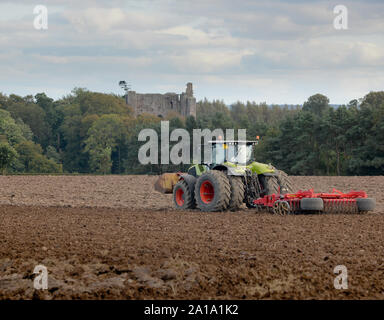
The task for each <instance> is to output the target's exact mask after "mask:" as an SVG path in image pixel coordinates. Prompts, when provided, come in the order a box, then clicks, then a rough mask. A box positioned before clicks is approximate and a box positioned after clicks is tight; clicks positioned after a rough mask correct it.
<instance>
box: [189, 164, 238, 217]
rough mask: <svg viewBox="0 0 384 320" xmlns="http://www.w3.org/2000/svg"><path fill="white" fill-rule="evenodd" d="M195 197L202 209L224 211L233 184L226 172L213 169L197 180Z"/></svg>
mask: <svg viewBox="0 0 384 320" xmlns="http://www.w3.org/2000/svg"><path fill="white" fill-rule="evenodd" d="M195 198H196V204H197V207H198V208H199V209H200V210H201V211H212V212H215V211H224V210H226V209H227V208H228V205H229V201H230V198H231V185H230V183H229V179H228V177H227V175H226V174H225V172H222V171H218V170H211V171H209V172H206V173H204V174H203V175H202V176H200V178H199V179H197V181H196V185H195Z"/></svg>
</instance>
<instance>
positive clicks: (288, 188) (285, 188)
mask: <svg viewBox="0 0 384 320" xmlns="http://www.w3.org/2000/svg"><path fill="white" fill-rule="evenodd" d="M275 170H276V174H277V179H278V183H279V186H280V190H281V191H280V192H281V193H283V194H285V193H294V192H297V188H296V186H295V184H294V183H293V182H292V180H291V178H290V177H289V175H288V174H286V173H285V172H284V171H282V170H277V169H275Z"/></svg>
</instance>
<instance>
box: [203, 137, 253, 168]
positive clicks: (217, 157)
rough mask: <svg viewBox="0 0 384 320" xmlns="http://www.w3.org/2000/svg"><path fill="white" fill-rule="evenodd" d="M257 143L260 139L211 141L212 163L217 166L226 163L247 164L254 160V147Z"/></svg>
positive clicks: (209, 143)
mask: <svg viewBox="0 0 384 320" xmlns="http://www.w3.org/2000/svg"><path fill="white" fill-rule="evenodd" d="M257 144H258V141H241V140H238V141H236V140H215V141H209V142H208V145H209V146H210V147H211V154H212V161H211V165H212V166H215V165H220V164H224V163H232V164H236V165H246V164H248V163H250V162H252V161H253V160H254V159H253V147H254V146H255V145H257Z"/></svg>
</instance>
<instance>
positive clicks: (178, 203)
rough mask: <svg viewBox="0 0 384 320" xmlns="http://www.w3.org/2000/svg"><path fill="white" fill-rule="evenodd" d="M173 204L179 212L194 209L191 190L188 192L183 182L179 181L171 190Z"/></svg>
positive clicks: (194, 204)
mask: <svg viewBox="0 0 384 320" xmlns="http://www.w3.org/2000/svg"><path fill="white" fill-rule="evenodd" d="M173 202H174V204H175V207H176V208H177V209H180V210H185V209H194V208H195V207H196V203H195V197H194V195H193V190H189V187H188V184H187V182H186V181H185V180H180V181H179V182H178V183H177V184H176V185H175V187H174V188H173Z"/></svg>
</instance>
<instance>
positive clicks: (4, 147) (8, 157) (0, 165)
mask: <svg viewBox="0 0 384 320" xmlns="http://www.w3.org/2000/svg"><path fill="white" fill-rule="evenodd" d="M16 157H17V152H16V150H15V149H14V148H12V147H11V146H10V145H9V144H8V143H4V142H0V172H1V173H2V174H5V172H6V169H7V167H9V166H10V165H11V163H12V162H13V160H14V159H15V158H16Z"/></svg>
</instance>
